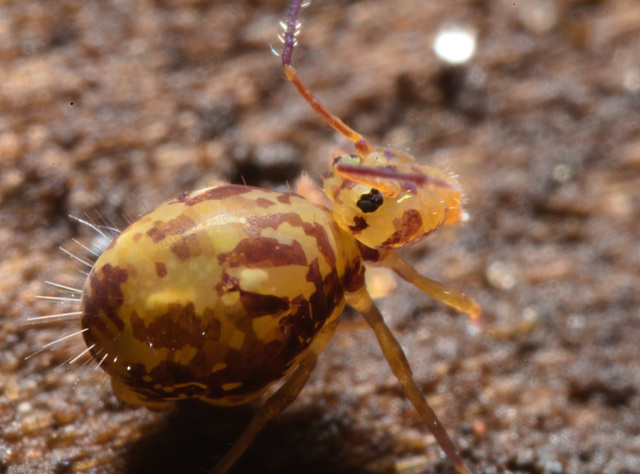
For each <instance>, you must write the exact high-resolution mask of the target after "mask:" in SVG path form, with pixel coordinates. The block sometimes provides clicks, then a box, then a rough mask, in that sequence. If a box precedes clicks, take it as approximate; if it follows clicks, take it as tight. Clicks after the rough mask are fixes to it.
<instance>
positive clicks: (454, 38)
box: [433, 26, 476, 64]
mask: <svg viewBox="0 0 640 474" xmlns="http://www.w3.org/2000/svg"><path fill="white" fill-rule="evenodd" d="M433 49H434V50H435V52H436V54H437V55H438V57H439V58H440V59H442V60H443V61H445V62H448V63H450V64H463V63H466V62H467V61H469V59H471V57H472V56H473V53H475V51H476V32H475V31H472V30H470V29H468V28H463V27H460V26H451V27H448V28H445V29H443V30H441V31H440V32H439V33H438V35H437V36H436V39H435V41H434V42H433Z"/></svg>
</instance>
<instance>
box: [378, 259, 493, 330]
mask: <svg viewBox="0 0 640 474" xmlns="http://www.w3.org/2000/svg"><path fill="white" fill-rule="evenodd" d="M379 265H382V266H384V267H387V268H390V269H392V270H393V271H394V272H396V273H397V274H398V275H399V276H400V277H402V278H403V279H404V280H406V281H408V282H409V283H411V284H412V285H414V286H415V287H416V288H418V289H419V290H420V291H422V292H423V293H425V294H427V295H429V296H431V297H432V298H435V299H437V300H438V301H442V302H443V303H444V304H446V305H449V306H451V307H452V308H455V309H457V310H458V311H462V312H463V313H467V314H468V315H469V316H470V317H471V319H472V321H473V322H475V323H477V322H479V320H480V314H481V313H482V310H481V309H480V306H479V305H478V303H476V302H475V300H474V299H473V298H471V297H470V296H468V295H466V294H464V293H463V292H462V291H460V290H458V289H456V288H452V287H448V286H446V285H443V284H442V283H440V282H437V281H435V280H432V279H430V278H427V277H426V276H424V275H420V273H418V272H417V271H416V270H415V269H414V268H413V267H412V266H411V265H409V264H408V263H407V262H405V261H404V260H403V259H402V258H401V257H400V255H398V254H397V253H395V252H388V253H387V254H386V255H385V257H384V259H383V260H382V261H381V262H379Z"/></svg>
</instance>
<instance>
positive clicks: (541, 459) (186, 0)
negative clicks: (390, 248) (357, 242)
mask: <svg viewBox="0 0 640 474" xmlns="http://www.w3.org/2000/svg"><path fill="white" fill-rule="evenodd" d="M285 10H286V5H285V2H284V1H283V0H263V1H256V0H251V1H250V0H242V1H240V0H233V1H227V0H221V1H213V0H155V1H154V0H131V1H121V0H103V1H92V2H90V1H84V2H78V1H75V0H56V1H55V2H54V1H50V0H27V1H5V2H0V166H1V174H0V206H1V207H0V242H1V245H2V255H1V257H0V348H1V349H0V374H1V378H0V473H22V472H59V473H61V472H69V471H78V470H85V471H87V472H109V473H111V472H131V473H134V472H135V473H139V472H153V473H165V472H176V473H177V472H180V473H185V472H194V473H199V472H204V471H205V470H206V469H207V468H210V467H211V466H212V465H213V464H214V462H215V459H216V458H217V457H218V456H220V455H221V454H222V453H224V452H225V451H226V449H227V447H228V446H229V445H230V443H232V442H233V441H234V440H235V439H236V437H237V435H238V433H239V432H240V430H241V429H242V427H243V426H244V425H245V424H246V423H247V422H248V420H249V419H250V417H251V413H252V412H253V410H255V406H253V405H251V406H247V407H239V408H234V409H225V410H223V409H217V408H211V407H207V406H203V405H201V404H187V405H185V406H181V407H178V408H176V409H172V410H169V411H166V412H161V413H152V412H150V411H148V410H145V409H137V410H136V409H130V408H128V407H126V406H124V405H122V404H121V403H119V402H118V401H117V399H116V398H115V397H114V396H113V394H112V393H111V389H110V387H109V384H108V383H105V377H104V376H103V375H102V374H101V373H100V372H99V371H96V370H94V369H93V367H90V366H89V368H80V365H81V364H73V365H69V364H66V363H65V361H66V360H68V359H70V358H73V357H74V356H75V355H77V354H78V353H79V352H80V351H81V347H80V346H79V345H72V346H69V347H65V346H64V345H62V347H58V346H54V347H55V349H54V350H52V351H44V352H43V353H42V354H39V355H38V356H35V357H32V358H29V359H27V360H25V357H26V356H27V355H29V354H30V353H32V352H34V351H36V350H38V349H39V348H41V347H42V346H43V345H44V344H45V343H47V342H49V341H52V340H55V339H56V338H59V337H61V336H64V335H66V334H69V333H70V332H72V329H71V328H70V327H69V326H68V325H61V324H58V325H50V326H46V327H43V326H36V327H34V326H33V325H31V326H29V325H26V324H25V318H26V317H28V316H30V315H42V314H48V313H52V312H56V311H60V307H59V306H56V305H54V304H52V303H50V302H47V301H41V300H38V301H36V300H35V299H34V297H35V295H39V294H52V293H51V292H50V290H49V289H47V288H45V286H44V284H43V281H44V280H53V281H56V282H63V283H67V282H72V283H73V282H75V284H79V285H81V284H82V283H81V282H80V283H77V278H76V277H74V276H69V273H71V274H72V275H75V274H76V270H77V263H76V262H73V261H71V259H69V258H68V257H66V256H65V255H63V254H62V253H61V252H59V251H58V247H59V246H64V247H73V243H72V241H71V239H73V238H80V239H88V238H91V234H90V233H87V232H85V231H84V230H83V226H81V225H79V224H78V223H76V222H74V221H72V220H70V219H69V218H68V215H74V216H84V215H88V216H90V217H92V218H94V219H96V218H97V219H99V217H97V216H102V217H104V218H105V219H108V220H109V221H112V222H114V223H115V224H116V225H118V226H121V225H123V224H124V223H125V221H126V218H124V217H123V216H128V218H130V219H131V218H133V219H135V216H137V215H139V214H140V213H142V212H145V210H148V209H151V208H153V207H154V206H155V205H157V204H159V203H161V202H163V201H165V200H168V199H170V198H173V197H175V196H177V195H179V194H180V193H181V192H183V191H184V190H192V189H197V188H201V187H205V186H207V185H208V184H210V183H213V182H216V181H220V180H223V181H232V182H241V181H242V179H243V178H244V179H245V180H246V181H247V182H248V183H249V184H254V185H259V186H263V187H268V188H274V189H276V188H277V189H286V183H287V182H293V181H294V180H295V179H296V178H297V177H298V176H299V174H300V173H301V172H302V171H307V172H309V173H310V174H311V175H312V176H315V175H316V174H317V173H324V172H325V171H326V170H327V169H328V165H329V163H330V160H331V158H333V157H335V156H336V153H337V150H340V149H344V148H347V149H348V146H349V144H348V143H345V141H344V140H343V139H341V138H340V137H339V136H337V134H335V133H332V131H331V130H330V129H329V127H328V126H327V125H326V124H324V123H323V122H322V121H321V120H320V119H319V118H318V117H317V116H315V114H314V113H313V112H312V111H311V109H310V108H309V107H308V106H307V105H306V104H305V103H304V102H303V101H302V100H301V99H300V98H299V97H298V95H297V94H296V92H295V91H294V89H293V87H292V86H291V85H290V84H289V83H288V82H287V81H286V80H285V79H284V77H283V74H282V72H281V69H280V66H279V62H278V59H277V58H276V57H274V56H273V55H272V54H271V53H270V51H269V44H270V43H271V44H273V45H274V46H275V47H279V42H278V40H277V35H278V33H279V27H278V21H279V20H280V19H281V18H283V17H284V12H285ZM304 21H305V23H304V27H303V30H302V35H301V44H300V47H299V49H297V50H296V52H295V54H294V62H295V64H296V65H297V66H298V68H299V70H300V71H301V74H302V76H303V77H304V78H305V79H306V80H307V81H308V83H309V85H310V86H311V88H312V89H313V90H314V91H315V92H316V94H317V95H318V96H319V97H320V98H321V99H322V100H323V101H324V102H325V103H326V105H327V106H328V107H329V108H330V109H331V110H333V111H334V112H335V113H336V114H337V115H339V116H340V117H341V118H343V119H344V120H345V121H346V122H347V123H349V124H351V125H352V126H353V127H354V128H356V129H357V130H358V131H360V132H361V133H363V134H365V135H366V136H367V137H370V138H371V140H372V141H374V142H376V143H381V144H385V145H386V144H392V145H394V146H395V147H398V148H402V149H404V148H410V149H411V152H412V153H413V154H415V155H416V156H417V157H420V158H419V159H420V160H421V161H423V162H425V163H427V162H428V163H434V164H436V165H437V166H440V167H443V168H446V169H450V170H452V171H454V172H455V173H457V174H458V175H459V179H460V182H461V183H462V184H463V186H464V188H465V190H466V197H467V205H466V210H467V212H468V214H469V216H470V219H469V220H468V221H467V222H465V223H463V224H462V225H458V226H455V228H449V229H446V230H443V231H440V232H439V233H436V234H435V235H434V236H432V237H430V238H429V239H427V241H425V242H424V243H422V244H418V245H416V246H414V247H412V248H411V249H407V250H405V251H403V255H404V256H405V257H406V258H407V260H409V261H410V262H412V263H413V264H415V266H416V268H418V269H419V271H421V272H422V273H424V274H426V275H429V276H430V277H433V278H436V279H439V280H441V281H444V282H449V283H452V284H455V285H456V286H458V287H460V288H462V289H464V290H465V291H466V292H468V293H469V294H471V295H473V296H474V297H476V298H477V300H478V302H479V303H480V304H481V305H482V307H483V310H484V329H483V330H482V331H481V332H477V331H473V330H472V326H471V325H470V324H469V322H468V320H467V318H466V317H465V316H464V315H460V314H457V313H455V312H454V311H451V310H449V309H448V308H446V307H444V306H443V305H442V304H439V303H436V302H434V301H432V300H430V299H429V298H427V297H425V296H423V295H422V294H421V293H419V292H418V291H417V290H416V289H415V288H413V287H411V286H410V285H407V284H401V285H400V286H399V288H398V289H397V290H396V291H395V292H394V293H393V294H392V295H391V296H389V297H387V298H385V299H383V300H380V302H379V305H380V308H381V310H382V311H383V313H384V314H385V315H386V317H387V319H388V321H389V324H390V325H391V327H392V328H393V329H394V331H395V332H396V333H397V335H398V337H399V339H400V341H401V343H402V345H403V347H404V349H405V350H406V352H407V354H408V357H409V360H410V361H411V363H412V367H413V369H414V372H415V375H416V378H417V380H418V382H419V384H420V386H421V388H422V389H423V390H424V392H425V393H426V396H427V398H428V400H429V401H430V403H431V405H432V406H433V408H434V409H435V411H436V412H437V413H438V414H439V416H440V418H441V419H442V421H443V423H444V424H445V425H446V426H447V427H448V430H449V432H450V434H451V435H452V437H453V438H454V439H455V440H456V442H457V444H458V445H459V447H460V449H461V451H462V454H463V456H464V458H465V459H467V461H468V463H469V465H470V466H472V467H473V468H474V470H477V471H479V472H488V473H491V472H525V473H543V472H544V473H562V472H567V473H625V472H626V473H632V472H640V369H639V367H638V361H639V360H640V296H639V294H640V271H639V269H640V244H639V239H640V229H639V227H638V222H639V221H640V41H639V40H638V38H639V33H638V32H639V31H640V3H638V2H633V1H630V0H617V1H616V0H611V1H605V0H562V1H561V0H558V1H555V2H554V1H553V0H540V1H535V2H534V1H532V0H514V1H498V0H496V1H491V2H487V1H478V0H457V1H455V2H454V1H451V2H444V1H427V0H403V1H401V2H400V1H398V2H395V1H394V2H391V1H388V0H361V1H342V0H326V1H325V0H317V1H315V2H314V3H313V5H312V6H311V7H310V8H308V9H306V10H305V12H304ZM453 23H455V24H461V25H465V26H467V27H469V28H472V29H474V30H475V31H476V32H477V47H478V49H477V52H476V55H475V56H474V58H473V59H472V60H471V61H470V62H469V63H467V64H466V65H464V66H460V67H457V68H450V67H446V66H444V65H443V64H442V63H440V62H439V61H438V60H437V58H436V57H435V54H434V52H433V47H432V44H433V40H434V37H435V35H436V34H437V32H438V31H439V30H440V29H441V28H443V27H445V26H446V25H447V24H453ZM345 320H347V321H350V320H357V318H356V315H355V314H353V313H352V312H349V311H347V313H346V314H345ZM347 329H348V328H347ZM394 470H397V471H398V472H401V473H404V474H406V473H418V472H438V473H440V472H452V470H451V467H450V466H449V464H448V463H447V461H446V460H445V459H443V458H441V457H440V456H439V452H438V449H437V446H436V445H435V444H434V441H433V438H432V437H431V436H430V435H429V433H428V430H427V428H426V427H425V426H424V425H423V424H422V423H421V422H420V420H419V419H418V418H417V415H416V414H415V412H414V411H413V409H412V408H411V406H410V405H409V403H408V402H407V401H406V399H405V398H404V396H403V395H402V393H401V392H400V390H399V388H398V386H397V384H396V382H395V380H394V378H393V376H392V375H391V372H390V370H389V369H388V367H387V365H386V364H385V362H384V360H383V359H382V356H381V354H380V350H379V348H378V347H377V345H376V342H375V340H374V337H373V334H372V333H371V332H370V331H368V330H344V331H341V332H340V333H339V334H337V335H336V336H335V338H334V340H333V341H332V343H331V345H330V346H329V348H328V349H327V350H326V352H325V353H324V354H323V357H322V359H321V362H320V364H319V367H318V368H317V370H316V372H315V373H314V374H313V376H312V379H311V380H310V382H309V384H308V386H307V387H306V388H305V390H304V391H303V392H302V394H301V396H300V397H299V399H298V400H296V402H294V404H293V405H292V406H291V407H290V408H289V409H288V410H286V412H285V413H283V414H281V416H279V417H278V418H277V419H276V420H274V421H273V422H271V423H270V424H269V425H268V427H267V429H266V430H265V431H264V433H263V434H262V435H261V436H260V437H259V438H258V439H257V441H256V442H255V443H254V444H253V445H252V447H251V448H250V450H249V451H248V452H247V453H246V455H245V456H244V458H242V460H241V461H240V462H239V463H238V464H237V465H236V466H235V467H234V470H233V472H236V473H255V472H273V473H275V472H279V473H282V472H292V473H297V472H305V473H328V472H344V473H347V472H349V473H354V472H355V473H358V472H360V473H374V472H385V473H386V472H394Z"/></svg>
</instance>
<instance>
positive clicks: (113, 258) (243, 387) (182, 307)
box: [82, 186, 363, 407]
mask: <svg viewBox="0 0 640 474" xmlns="http://www.w3.org/2000/svg"><path fill="white" fill-rule="evenodd" d="M362 273H363V271H362V268H361V261H360V255H359V253H358V251H357V249H356V247H355V243H354V241H353V240H352V239H350V238H348V237H346V236H345V234H344V233H343V231H341V230H340V229H339V228H338V226H337V224H336V223H335V222H334V221H333V219H332V216H331V214H330V212H329V211H327V210H326V209H324V208H323V207H320V206H317V205H315V204H313V203H311V202H309V201H307V200H305V199H303V198H302V197H300V196H297V195H295V194H289V193H277V192H272V191H267V190H263V189H257V188H252V187H248V186H221V187H214V188H209V189H205V190H202V191H198V192H195V193H191V194H187V195H184V196H183V197H181V198H179V199H176V200H174V201H171V202H169V203H166V204H164V205H162V206H160V207H158V208H157V209H156V210H154V211H153V212H151V213H149V214H147V215H145V216H144V217H142V218H141V219H140V220H138V221H137V222H135V223H133V224H132V225H131V226H130V227H129V228H127V229H126V230H125V231H124V232H123V233H122V234H121V235H120V236H119V237H118V238H117V239H116V240H115V241H114V242H113V243H112V244H111V245H110V246H109V248H108V249H107V250H106V251H105V252H104V254H103V255H102V256H101V257H100V259H99V260H98V261H97V262H96V264H95V266H94V268H93V270H92V271H91V273H90V275H89V277H88V279H87V283H86V285H85V288H84V293H83V296H82V303H83V310H84V315H83V317H82V325H83V328H87V331H85V333H84V338H85V341H86V343H87V346H88V347H91V353H92V354H93V357H94V358H95V359H96V360H97V361H101V367H102V368H103V369H104V370H106V371H107V373H109V375H110V376H111V377H112V384H113V386H114V390H115V392H116V394H118V396H120V398H122V399H123V400H125V401H127V402H129V403H133V404H144V405H148V406H151V407H154V406H155V407H162V406H163V405H164V404H166V403H167V402H169V401H172V400H177V399H182V398H190V397H197V398H201V399H204V400H205V401H208V402H210V403H215V404H224V405H227V404H238V403H244V402H246V401H248V400H250V399H252V398H255V397H257V396H258V395H260V394H261V393H262V392H263V391H264V390H265V389H266V388H267V387H268V386H269V385H270V384H271V383H273V382H275V381H277V380H279V379H281V378H282V377H283V376H284V375H286V374H287V373H288V372H289V370H290V369H292V368H293V367H294V366H295V365H296V363H297V362H298V361H299V360H300V358H301V356H302V354H303V353H304V352H305V349H306V348H307V347H308V345H309V343H310V342H311V341H312V340H313V338H314V336H315V335H316V334H317V333H318V331H319V330H320V329H321V328H322V327H323V326H325V325H326V324H328V323H329V322H332V321H334V320H335V319H336V318H338V316H339V315H340V313H341V311H342V309H343V306H344V292H345V289H355V288H356V287H358V286H359V285H362V284H363V283H362Z"/></svg>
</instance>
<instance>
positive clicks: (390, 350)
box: [347, 288, 469, 474]
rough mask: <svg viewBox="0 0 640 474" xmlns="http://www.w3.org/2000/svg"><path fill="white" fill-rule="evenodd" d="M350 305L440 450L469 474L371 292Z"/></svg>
mask: <svg viewBox="0 0 640 474" xmlns="http://www.w3.org/2000/svg"><path fill="white" fill-rule="evenodd" d="M347 304H349V305H350V306H352V307H353V308H355V309H356V310H358V311H359V312H360V313H361V314H362V316H364V319H365V320H366V321H367V323H369V325H370V326H371V328H372V329H373V331H374V333H375V335H376V338H377V339H378V344H380V348H381V349H382V353H383V354H384V357H385V358H386V359H387V363H388V364H389V367H391V370H392V371H393V374H394V375H395V376H396V378H397V379H398V381H399V382H400V385H401V386H402V389H403V390H404V393H405V395H406V397H407V398H408V399H409V400H410V401H411V403H412V404H413V406H414V407H415V409H416V410H417V411H418V413H419V414H420V416H421V417H422V419H423V421H424V422H425V423H426V424H427V426H428V427H429V430H430V431H431V433H432V434H433V436H434V437H435V438H436V441H437V442H438V444H439V445H440V448H441V449H442V450H443V451H444V453H445V454H446V455H447V457H448V458H449V460H450V461H451V463H452V464H453V466H454V467H455V468H456V470H457V471H458V472H460V473H461V474H468V473H469V470H468V469H467V467H466V466H465V465H464V461H463V460H462V457H461V456H460V454H459V453H458V450H457V449H456V447H455V445H454V444H453V442H452V441H451V438H449V435H448V434H447V432H446V430H445V429H444V426H443V425H442V423H440V420H438V417H437V416H436V414H435V413H434V412H433V410H432V409H431V407H430V406H429V404H428V403H427V400H426V399H425V397H424V395H423V394H422V392H421V391H420V389H419V388H418V386H417V385H416V382H415V380H414V379H413V374H412V372H411V367H409V362H408V361H407V358H406V356H405V354H404V352H403V351H402V348H401V347H400V344H398V341H397V340H396V338H395V337H393V334H392V333H391V330H390V329H389V328H388V327H387V325H386V324H385V322H384V319H383V318H382V315H381V314H380V311H379V310H378V308H376V306H375V305H374V303H373V301H372V300H371V297H370V296H369V294H368V293H367V291H366V290H365V289H364V288H361V289H360V290H358V292H356V293H352V294H350V295H349V296H348V297H347Z"/></svg>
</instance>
